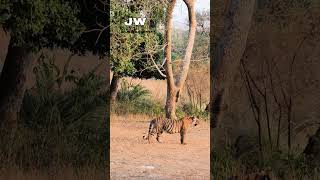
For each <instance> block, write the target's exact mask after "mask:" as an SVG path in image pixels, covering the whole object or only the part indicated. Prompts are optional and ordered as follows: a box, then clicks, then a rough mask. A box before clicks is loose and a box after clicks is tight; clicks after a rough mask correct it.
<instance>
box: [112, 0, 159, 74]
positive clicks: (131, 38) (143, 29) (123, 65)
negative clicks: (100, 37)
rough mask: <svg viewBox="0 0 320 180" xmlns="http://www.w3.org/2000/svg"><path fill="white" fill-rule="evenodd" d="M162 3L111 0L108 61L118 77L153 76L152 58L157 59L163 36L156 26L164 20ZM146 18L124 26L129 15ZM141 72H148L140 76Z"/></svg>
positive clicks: (157, 60)
mask: <svg viewBox="0 0 320 180" xmlns="http://www.w3.org/2000/svg"><path fill="white" fill-rule="evenodd" d="M164 6H165V5H164V4H162V3H161V2H158V1H146V0H141V1H130V2H124V1H121V0H112V1H111V18H110V32H111V47H110V53H111V54H110V64H111V67H112V70H113V72H114V73H116V74H118V75H120V76H156V74H157V73H155V72H154V71H155V68H154V67H153V68H149V69H148V67H151V66H153V63H152V61H151V58H152V59H154V61H155V62H158V63H159V61H160V57H161V56H160V55H159V53H160V52H161V49H162V46H163V35H162V33H160V32H159V27H158V26H159V25H160V24H161V22H162V19H164ZM139 17H145V18H146V22H145V25H144V26H126V25H125V24H124V22H126V21H127V20H128V19H129V18H139ZM143 71H144V72H147V73H145V74H144V75H143Z"/></svg>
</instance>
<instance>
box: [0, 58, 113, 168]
mask: <svg viewBox="0 0 320 180" xmlns="http://www.w3.org/2000/svg"><path fill="white" fill-rule="evenodd" d="M67 63H68V62H67ZM59 71H60V70H59V69H58V68H57V66H56V65H55V64H54V58H48V57H46V56H41V57H40V58H39V61H38V65H37V66H36V67H35V69H34V74H35V77H36V84H35V86H34V87H33V88H32V89H30V90H27V92H26V93H25V96H24V99H23V105H22V112H21V118H20V121H21V122H20V123H19V129H18V131H17V134H16V139H15V140H14V142H13V145H12V146H10V145H9V146H10V147H11V152H13V153H14V154H15V155H16V156H15V163H16V164H17V165H18V166H22V167H30V166H31V167H34V166H36V167H42V168H46V167H50V166H52V165H55V164H59V165H71V166H73V167H81V166H83V165H89V166H97V167H102V166H103V165H104V163H105V162H104V155H105V153H106V149H107V143H108V142H106V140H107V139H108V137H107V132H106V130H107V128H106V117H107V114H106V112H107V109H106V108H107V97H108V96H107V94H108V92H106V85H107V82H106V81H105V80H104V79H103V78H102V77H99V76H97V75H95V74H94V72H95V69H93V70H92V71H91V72H89V73H86V74H84V75H82V76H73V75H71V74H70V71H69V70H68V69H67V70H66V72H67V73H66V74H67V75H66V76H65V78H63V81H64V82H65V83H66V85H70V86H71V88H70V89H69V90H65V91H64V90H63V89H62V88H61V87H60V85H59V82H60V81H61V80H60V79H61V76H59V73H58V72H59ZM67 77H69V78H67ZM70 77H73V78H70ZM2 148H5V147H2Z"/></svg>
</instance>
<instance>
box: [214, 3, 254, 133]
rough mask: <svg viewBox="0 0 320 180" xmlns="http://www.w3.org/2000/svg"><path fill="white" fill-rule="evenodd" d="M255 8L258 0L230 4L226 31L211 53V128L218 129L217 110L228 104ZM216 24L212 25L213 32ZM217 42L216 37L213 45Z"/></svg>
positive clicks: (224, 30) (226, 19) (225, 21)
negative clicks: (226, 101)
mask: <svg viewBox="0 0 320 180" xmlns="http://www.w3.org/2000/svg"><path fill="white" fill-rule="evenodd" d="M212 6H213V5H212ZM254 7H255V0H232V1H229V5H228V8H227V12H226V13H227V14H226V17H225V20H224V29H223V32H222V34H221V37H220V39H219V42H218V44H217V47H216V49H215V51H214V52H212V53H211V59H212V61H213V62H212V63H211V92H212V95H211V97H210V98H211V99H210V101H211V102H212V103H210V104H211V105H212V107H211V108H210V109H211V116H210V119H211V128H215V127H216V126H217V124H218V122H219V116H218V115H219V114H220V112H215V110H219V111H221V108H220V106H221V105H222V104H226V103H225V101H224V100H223V99H224V97H225V96H226V94H228V91H229V89H230V85H231V83H232V82H231V81H232V78H233V77H234V73H235V72H237V67H238V66H239V64H240V59H241V58H242V55H243V53H244V50H245V48H246V41H247V36H248V33H249V30H250V24H251V20H252V16H253V13H254ZM213 25H214V24H213V22H212V23H211V28H212V29H214V27H213ZM211 37H213V36H211ZM213 43H214V39H213V38H212V39H211V44H213ZM216 100H217V101H219V102H215V101H216ZM211 134H212V135H213V133H211Z"/></svg>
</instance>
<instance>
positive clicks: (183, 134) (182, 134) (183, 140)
mask: <svg viewBox="0 0 320 180" xmlns="http://www.w3.org/2000/svg"><path fill="white" fill-rule="evenodd" d="M180 142H181V144H183V145H186V144H187V143H186V131H185V130H182V131H180Z"/></svg>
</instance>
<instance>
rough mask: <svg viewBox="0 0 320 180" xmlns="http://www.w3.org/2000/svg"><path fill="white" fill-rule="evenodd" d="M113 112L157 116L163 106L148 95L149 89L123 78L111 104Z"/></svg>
mask: <svg viewBox="0 0 320 180" xmlns="http://www.w3.org/2000/svg"><path fill="white" fill-rule="evenodd" d="M111 111H112V112H113V113H115V114H146V115H150V116H159V115H163V114H164V108H163V106H162V105H161V104H160V103H159V102H156V101H154V100H152V99H151V97H150V91H149V90H147V89H145V88H144V87H143V86H141V85H139V84H138V85H134V84H130V83H128V82H127V81H126V80H125V79H124V80H122V82H121V88H120V89H119V92H118V94H117V101H116V102H114V103H113V104H112V108H111Z"/></svg>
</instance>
